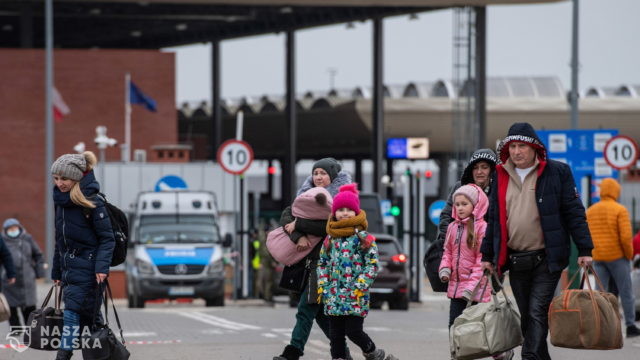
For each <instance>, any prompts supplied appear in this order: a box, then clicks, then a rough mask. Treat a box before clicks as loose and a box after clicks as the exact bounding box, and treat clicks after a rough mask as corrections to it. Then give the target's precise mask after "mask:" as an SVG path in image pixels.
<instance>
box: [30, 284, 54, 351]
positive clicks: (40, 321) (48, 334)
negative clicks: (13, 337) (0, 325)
mask: <svg viewBox="0 0 640 360" xmlns="http://www.w3.org/2000/svg"><path fill="white" fill-rule="evenodd" d="M54 291H55V300H54V307H50V306H47V305H49V301H50V300H51V294H52V293H54ZM61 298H62V289H61V288H60V285H58V284H55V285H53V286H52V287H51V289H50V290H49V292H48V293H47V296H46V297H45V298H44V302H43V303H42V306H40V309H36V310H34V311H32V312H31V314H29V319H28V320H27V324H26V325H27V326H29V328H28V330H27V331H25V333H24V337H23V341H24V344H25V345H27V346H28V347H30V348H32V349H37V350H47V351H55V350H58V348H59V347H60V338H61V336H62V327H63V325H64V320H63V310H62V309H60V302H61Z"/></svg>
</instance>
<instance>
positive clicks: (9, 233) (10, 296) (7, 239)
mask: <svg viewBox="0 0 640 360" xmlns="http://www.w3.org/2000/svg"><path fill="white" fill-rule="evenodd" d="M2 229H3V231H2V235H1V236H2V240H3V241H4V243H5V245H6V246H7V249H8V250H9V252H10V253H11V258H12V261H13V264H14V267H15V270H16V274H15V276H14V277H13V279H12V278H8V277H7V276H6V275H4V276H3V277H2V285H3V289H4V291H3V294H4V295H5V296H6V297H7V302H8V303H9V308H10V309H11V317H10V318H9V325H10V326H21V325H24V323H25V322H26V321H27V319H28V318H29V314H30V313H31V312H32V311H33V310H35V309H36V279H40V278H43V277H44V269H45V264H44V257H43V256H42V252H41V251H40V248H39V247H38V244H37V243H36V242H35V241H34V240H33V238H32V237H31V234H29V233H28V232H27V231H26V229H25V228H24V227H23V226H22V225H21V224H20V222H19V221H18V220H16V219H13V218H11V219H7V220H5V221H4V224H3V226H2ZM10 282H12V283H13V285H11V286H7V285H9V283H10ZM19 313H21V314H22V321H21V320H20V316H19V315H18V314H19Z"/></svg>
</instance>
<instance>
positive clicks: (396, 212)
mask: <svg viewBox="0 0 640 360" xmlns="http://www.w3.org/2000/svg"><path fill="white" fill-rule="evenodd" d="M389 212H390V213H391V215H392V216H400V207H399V206H397V205H393V206H392V207H391V210H390V211H389Z"/></svg>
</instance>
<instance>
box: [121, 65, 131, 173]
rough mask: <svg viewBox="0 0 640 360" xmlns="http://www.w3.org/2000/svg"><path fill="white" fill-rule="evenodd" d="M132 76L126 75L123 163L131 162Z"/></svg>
mask: <svg viewBox="0 0 640 360" xmlns="http://www.w3.org/2000/svg"><path fill="white" fill-rule="evenodd" d="M130 84H131V74H130V73H126V74H125V75H124V144H123V146H122V161H124V162H129V161H130V160H131V101H130V100H131V93H130V91H131V86H130Z"/></svg>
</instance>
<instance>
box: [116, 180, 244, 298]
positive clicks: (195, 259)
mask: <svg viewBox="0 0 640 360" xmlns="http://www.w3.org/2000/svg"><path fill="white" fill-rule="evenodd" d="M135 207H136V210H135V213H134V215H133V219H132V221H131V223H132V228H131V231H130V233H131V236H130V244H129V246H130V248H129V251H128V254H127V261H126V274H127V291H128V300H129V307H130V308H142V307H144V302H145V300H152V299H175V298H203V299H204V300H205V301H206V304H207V306H223V305H224V264H223V247H228V246H230V245H231V241H232V237H231V234H227V235H226V236H225V238H224V239H223V238H222V237H221V236H220V230H219V227H218V224H219V221H218V206H217V204H216V198H215V195H214V194H213V193H211V192H205V191H162V192H142V193H140V194H138V198H137V201H136V204H135Z"/></svg>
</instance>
